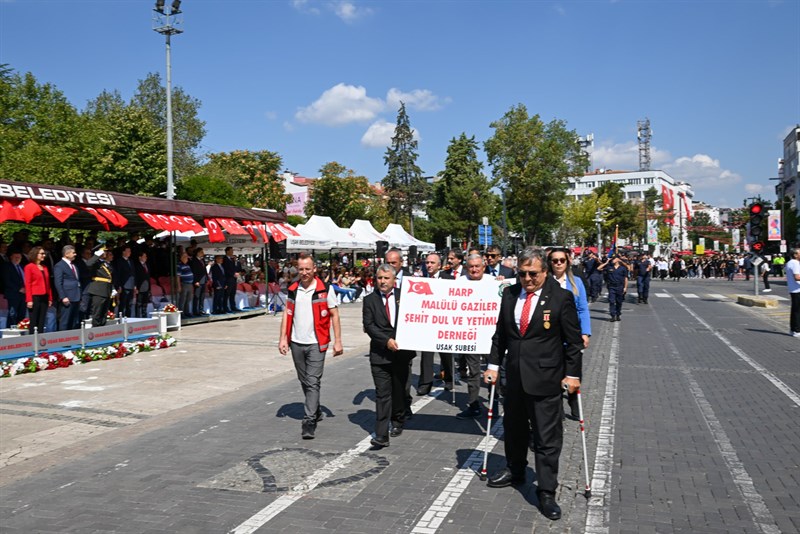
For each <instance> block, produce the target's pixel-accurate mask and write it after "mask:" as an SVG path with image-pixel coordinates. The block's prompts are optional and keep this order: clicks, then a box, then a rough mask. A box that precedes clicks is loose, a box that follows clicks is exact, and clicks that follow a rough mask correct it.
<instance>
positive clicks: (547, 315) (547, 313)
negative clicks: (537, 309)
mask: <svg viewBox="0 0 800 534" xmlns="http://www.w3.org/2000/svg"><path fill="white" fill-rule="evenodd" d="M542 313H543V314H544V324H543V325H542V326H544V328H545V330H549V329H550V310H544V311H543V312H542Z"/></svg>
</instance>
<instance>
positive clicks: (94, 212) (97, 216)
mask: <svg viewBox="0 0 800 534" xmlns="http://www.w3.org/2000/svg"><path fill="white" fill-rule="evenodd" d="M81 209H82V210H83V211H85V212H88V213H91V214H92V215H94V218H95V219H97V222H99V223H100V224H102V225H103V228H105V229H106V230H108V229H109V228H108V220H107V219H106V218H105V217H103V215H102V214H101V213H100V212H99V211H97V210H96V209H95V208H85V207H81Z"/></svg>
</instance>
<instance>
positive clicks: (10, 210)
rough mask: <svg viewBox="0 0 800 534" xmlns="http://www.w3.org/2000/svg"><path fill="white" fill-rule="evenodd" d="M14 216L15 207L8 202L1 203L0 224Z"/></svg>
mask: <svg viewBox="0 0 800 534" xmlns="http://www.w3.org/2000/svg"><path fill="white" fill-rule="evenodd" d="M13 214H14V206H13V205H12V204H11V202H9V201H8V200H4V201H2V202H0V222H5V221H9V220H13V219H11V216H12V215H13Z"/></svg>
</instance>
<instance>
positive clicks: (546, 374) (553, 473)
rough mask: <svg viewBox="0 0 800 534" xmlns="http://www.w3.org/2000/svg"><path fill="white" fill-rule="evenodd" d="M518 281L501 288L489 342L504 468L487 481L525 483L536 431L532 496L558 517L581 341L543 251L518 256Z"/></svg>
mask: <svg viewBox="0 0 800 534" xmlns="http://www.w3.org/2000/svg"><path fill="white" fill-rule="evenodd" d="M518 276H519V283H517V284H515V285H513V286H510V287H508V288H506V289H505V290H504V291H503V296H502V299H501V302H500V313H499V317H498V319H497V327H496V330H495V334H494V336H493V338H492V348H491V353H490V355H489V367H488V369H487V371H486V372H485V373H484V379H485V381H486V382H487V383H494V382H496V381H497V378H498V369H499V368H500V365H501V364H502V363H504V361H505V365H506V382H507V383H506V400H505V403H504V407H505V413H504V416H503V428H504V430H505V454H506V468H505V469H503V470H501V471H499V472H498V473H495V474H494V475H492V476H491V477H490V478H489V483H488V485H489V487H492V488H502V487H506V486H511V485H520V484H523V483H524V482H525V469H526V466H527V465H528V460H527V454H528V443H529V438H530V429H531V428H533V441H534V455H535V464H536V478H537V484H538V488H537V495H538V498H539V506H540V509H541V511H542V513H543V514H544V516H545V517H547V518H548V519H551V520H557V519H560V518H561V508H560V507H559V506H558V504H557V503H556V500H555V491H556V488H557V487H558V462H559V457H560V455H561V446H562V442H563V432H564V431H563V426H562V413H563V411H562V410H563V407H562V403H561V393H562V385H563V386H566V387H567V389H568V391H569V393H574V392H575V391H577V390H578V388H579V387H580V380H579V379H578V378H577V377H579V376H581V357H582V353H581V350H582V348H583V339H582V337H581V330H580V324H579V322H578V312H577V310H576V308H575V299H574V297H573V295H572V293H571V292H570V291H567V290H565V289H562V288H561V287H560V285H559V284H558V282H556V281H555V279H553V278H552V277H549V276H548V275H547V267H546V260H545V256H544V253H543V251H542V250H541V249H538V248H527V249H525V250H524V251H523V252H522V254H520V256H519V267H518Z"/></svg>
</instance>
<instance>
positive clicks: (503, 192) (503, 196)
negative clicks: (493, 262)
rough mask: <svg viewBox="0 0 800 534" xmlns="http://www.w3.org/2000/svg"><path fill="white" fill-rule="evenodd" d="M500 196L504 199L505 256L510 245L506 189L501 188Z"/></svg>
mask: <svg viewBox="0 0 800 534" xmlns="http://www.w3.org/2000/svg"><path fill="white" fill-rule="evenodd" d="M500 197H501V198H502V199H503V256H505V255H506V247H507V246H508V214H507V213H506V189H505V187H501V188H500Z"/></svg>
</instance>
